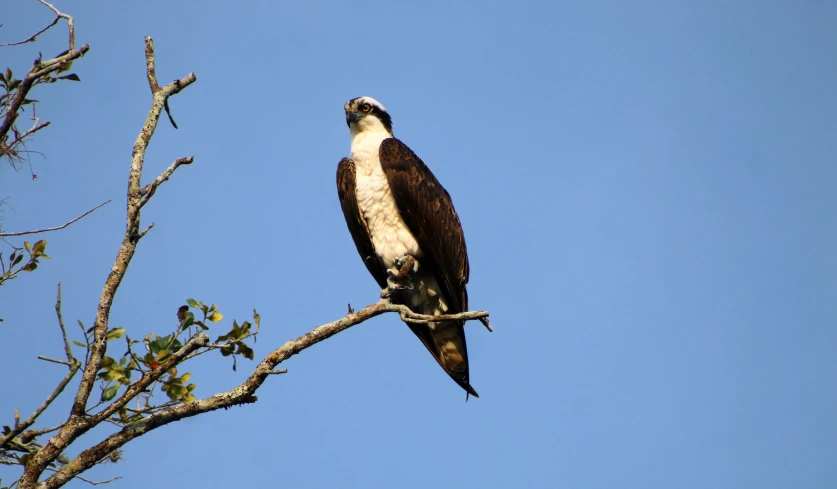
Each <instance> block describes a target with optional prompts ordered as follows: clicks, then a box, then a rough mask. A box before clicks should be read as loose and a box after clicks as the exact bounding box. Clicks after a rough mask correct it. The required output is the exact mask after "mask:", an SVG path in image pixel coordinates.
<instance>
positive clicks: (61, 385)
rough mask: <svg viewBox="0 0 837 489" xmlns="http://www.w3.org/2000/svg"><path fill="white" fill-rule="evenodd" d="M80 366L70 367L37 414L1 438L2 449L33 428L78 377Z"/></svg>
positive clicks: (0, 447)
mask: <svg viewBox="0 0 837 489" xmlns="http://www.w3.org/2000/svg"><path fill="white" fill-rule="evenodd" d="M80 366H81V365H80V364H79V363H78V362H76V363H74V364H72V365H70V371H69V372H67V375H65V376H64V378H63V379H61V382H59V383H58V386H56V387H55V390H53V391H52V394H50V395H49V396H48V397H47V398H46V400H45V401H44V402H43V404H41V405H40V406H38V409H36V410H35V412H34V413H32V415H31V416H29V417H28V418H26V421H24V422H23V423H20V424H19V425H18V426H16V427H15V429H13V430H12V431H11V432H10V433H9V434H7V435H5V436H3V437H2V438H0V449H2V448H4V447H5V446H6V445H7V444H8V443H9V442H11V441H12V440H13V439H14V438H15V437H16V436H17V435H19V434H21V433H23V431H24V430H26V428H28V427H30V426H32V424H33V423H35V420H37V419H38V416H40V415H41V413H43V412H44V411H45V410H46V408H48V407H49V405H50V404H52V401H54V400H55V398H56V397H58V395H59V394H61V392H62V391H63V390H64V388H65V387H67V384H68V383H69V382H70V380H71V379H72V378H73V377H74V376H75V375H76V372H78V369H79V367H80Z"/></svg>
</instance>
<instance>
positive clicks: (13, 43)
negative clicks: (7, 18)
mask: <svg viewBox="0 0 837 489" xmlns="http://www.w3.org/2000/svg"><path fill="white" fill-rule="evenodd" d="M59 20H61V16H60V15H58V16H56V17H55V19H53V21H52V22H51V23H50V24H49V25H48V26H46V27H44V28H43V29H41V30H39V31H38V32H36V33H34V34H32V35H31V36H30V37H29V38H28V39H24V40H23V41H18V42H10V43H7V44H0V47H8V46H20V45H21V44H26V43H28V42H35V39H37V38H38V36H40V35H41V34H43V33H44V32H46V31H48V30H49V29H50V28H51V27H52V26H54V25H55V24H57V23H58V21H59Z"/></svg>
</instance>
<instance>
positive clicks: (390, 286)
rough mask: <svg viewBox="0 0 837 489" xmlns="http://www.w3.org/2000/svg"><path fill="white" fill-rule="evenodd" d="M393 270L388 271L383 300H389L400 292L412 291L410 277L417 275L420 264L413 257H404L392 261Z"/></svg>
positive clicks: (382, 294)
mask: <svg viewBox="0 0 837 489" xmlns="http://www.w3.org/2000/svg"><path fill="white" fill-rule="evenodd" d="M392 265H393V268H388V269H387V288H386V289H384V290H382V291H381V298H384V299H386V298H388V297H391V296H392V293H393V292H395V291H398V290H412V289H413V282H411V281H410V275H412V274H414V273H416V272H417V271H418V268H419V262H418V260H416V259H415V257H413V256H411V255H404V256H401V257H398V258H396V259H395V260H393V261H392Z"/></svg>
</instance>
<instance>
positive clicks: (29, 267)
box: [21, 260, 38, 272]
mask: <svg viewBox="0 0 837 489" xmlns="http://www.w3.org/2000/svg"><path fill="white" fill-rule="evenodd" d="M36 268H38V262H36V261H34V260H33V261H30V262H29V263H27V264H26V265H25V266H24V267H23V268H21V270H23V271H24V272H34V271H35V269H36Z"/></svg>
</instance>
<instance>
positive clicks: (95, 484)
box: [47, 467, 122, 486]
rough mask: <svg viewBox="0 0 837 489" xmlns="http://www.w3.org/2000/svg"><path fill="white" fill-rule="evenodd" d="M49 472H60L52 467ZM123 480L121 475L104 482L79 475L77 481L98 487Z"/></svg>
mask: <svg viewBox="0 0 837 489" xmlns="http://www.w3.org/2000/svg"><path fill="white" fill-rule="evenodd" d="M47 470H48V471H50V472H58V469H53V468H52V467H48V468H47ZM121 478H122V476H121V475H118V476H116V477H113V478H111V479H108V480H104V481H92V480H90V479H87V478H85V477H82V476H80V475H77V476H76V479H78V480H80V481H84V482H86V483H88V484H90V485H93V486H98V485H100V484H109V483H111V482H113V481H115V480H119V479H121Z"/></svg>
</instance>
